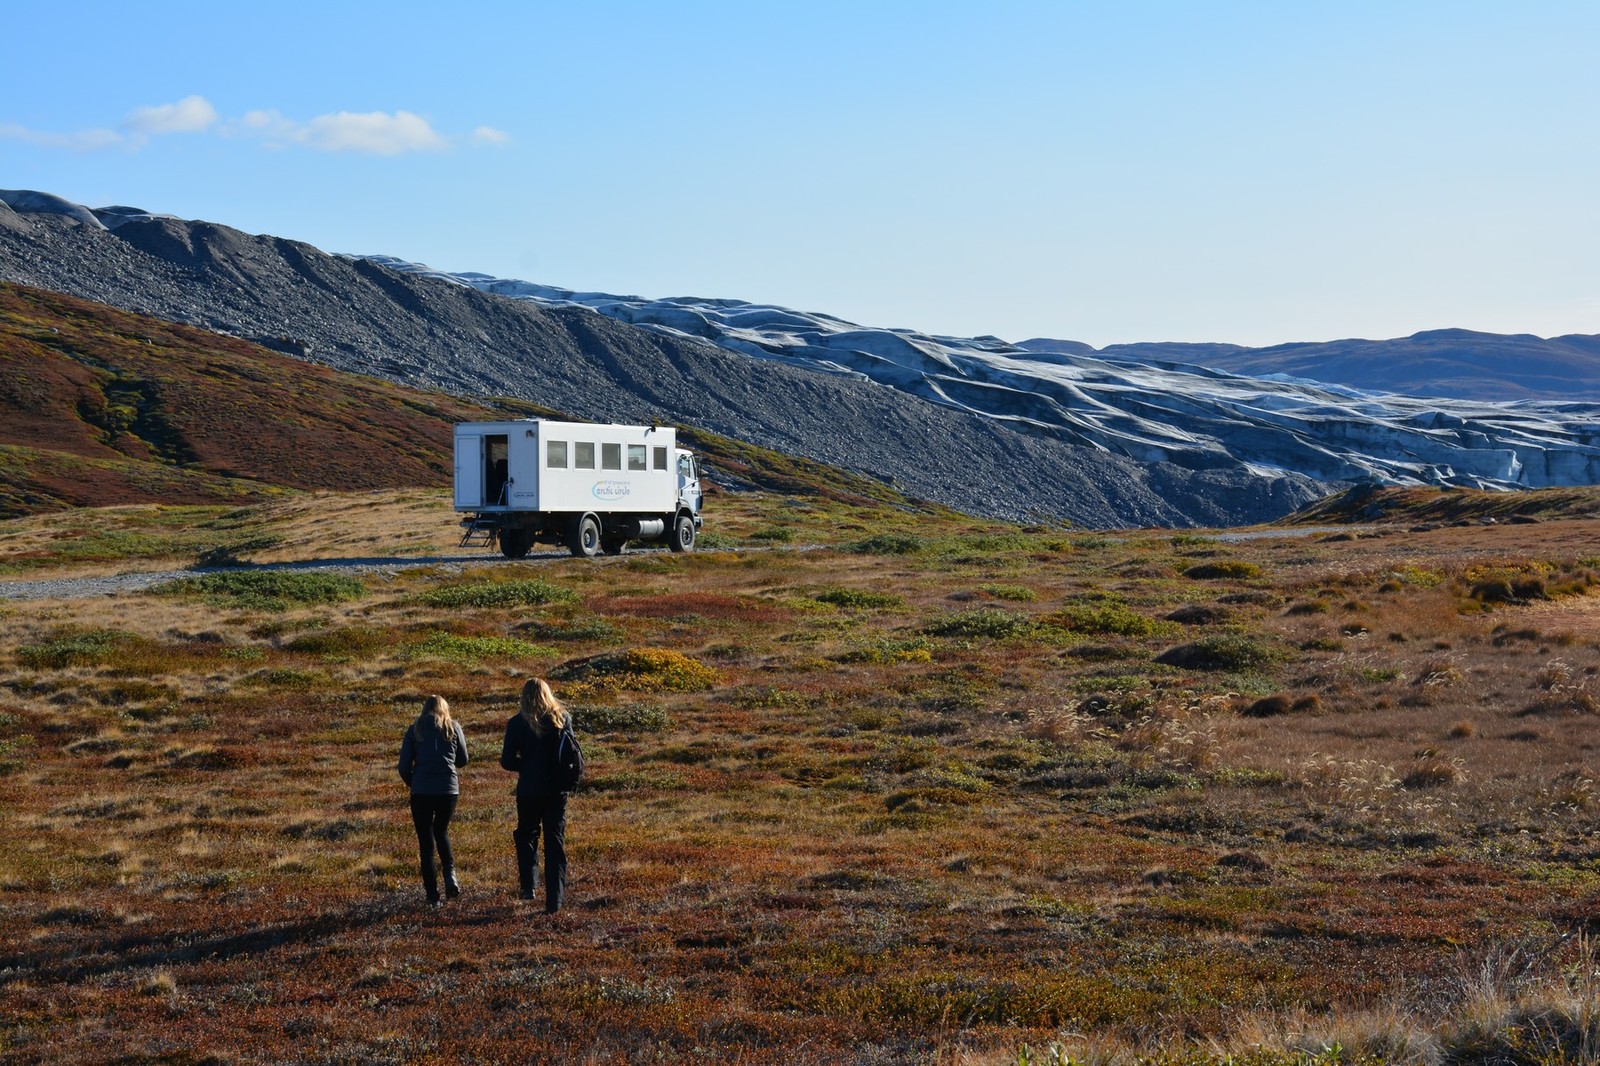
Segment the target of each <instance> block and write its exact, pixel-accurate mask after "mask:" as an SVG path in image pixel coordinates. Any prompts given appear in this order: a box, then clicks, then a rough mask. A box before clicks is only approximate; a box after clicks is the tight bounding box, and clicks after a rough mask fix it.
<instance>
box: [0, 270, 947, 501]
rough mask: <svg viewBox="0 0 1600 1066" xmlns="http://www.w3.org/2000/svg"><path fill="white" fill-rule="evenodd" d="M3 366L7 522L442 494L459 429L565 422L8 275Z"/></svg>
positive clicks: (872, 483) (844, 494) (790, 466)
mask: <svg viewBox="0 0 1600 1066" xmlns="http://www.w3.org/2000/svg"><path fill="white" fill-rule="evenodd" d="M0 368H3V370H4V373H3V374H0V518H11V517H15V516H17V515H22V514H34V513H38V512H43V511H54V510H59V509H60V508H63V507H95V506H106V505H111V504H126V503H167V504H211V503H239V502H245V501H252V500H258V499H262V498H265V497H271V496H276V495H279V494H281V493H283V492H284V491H286V490H294V489H301V490H329V491H336V492H360V491H365V490H370V489H386V488H405V487H412V486H418V487H432V488H442V487H444V486H447V485H448V484H449V482H450V477H451V466H452V460H451V454H450V453H451V447H452V444H451V441H452V438H453V430H452V426H453V425H454V424H455V423H457V422H462V421H479V420H491V419H503V418H524V417H536V416H539V415H549V414H555V415H559V414H560V412H551V411H548V410H545V409H542V408H538V407H535V406H534V405H532V404H528V403H524V402H520V401H515V400H498V401H491V402H486V403H473V402H471V401H466V400H461V399H458V398H456V397H454V396H448V395H445V394H443V393H438V392H424V391H422V390H418V389H411V388H407V387H405V386H403V385H396V384H394V383H392V382H389V381H385V380H383V379H381V378H375V377H369V376H367V375H363V374H347V373H343V372H341V371H337V370H332V369H329V368H328V367H325V366H318V365H316V364H314V363H308V362H305V361H303V360H300V359H295V358H291V357H289V356H287V355H280V354H278V353H276V352H271V351H266V350H263V349H262V348H261V347H259V346H257V345H255V344H251V343H249V342H247V341H243V340H240V339H238V338H236V337H230V336H226V335H224V334H220V333H216V332H214V331H212V330H208V329H201V328H198V327H195V326H185V325H179V324H176V323H173V322H166V321H163V320H161V319H158V318H152V317H150V316H148V315H140V314H134V313H132V312H127V311H118V310H116V309H114V308H111V307H107V306H105V305H104V304H98V303H93V302H91V301H89V300H80V299H78V298H76V297H72V296H65V295H63V294H61V293H56V292H48V291H45V290H43V289H33V288H29V287H27V286H23V285H15V284H12V283H10V282H0ZM683 439H684V440H685V443H687V444H689V445H690V446H691V447H693V448H694V449H695V450H696V451H697V452H698V453H699V454H700V455H701V456H702V457H704V458H707V459H709V460H710V461H711V463H712V464H713V465H714V466H715V468H716V470H717V476H718V478H719V479H720V480H722V481H725V482H736V483H737V484H739V485H741V486H743V487H746V488H758V489H764V490H767V491H773V492H783V493H788V494H791V495H797V496H827V497H830V498H832V499H835V500H840V501H843V502H847V503H853V504H858V505H864V506H880V507H884V506H887V507H894V508H897V509H900V510H910V509H920V510H926V509H928V508H927V507H926V505H922V504H919V503H918V502H917V501H914V500H910V499H908V498H907V497H905V496H904V495H903V494H901V493H897V492H895V491H894V490H893V489H891V488H889V487H887V486H885V485H884V484H883V483H882V482H880V481H877V480H875V479H872V478H868V477H863V476H860V475H853V474H850V473H848V472H847V471H843V470H839V469H837V468H832V467H822V466H819V465H817V464H815V463H809V462H807V461H805V460H799V459H794V458H792V457H788V456H784V455H781V454H779V453H776V452H770V451H762V450H760V449H756V448H753V447H751V446H749V445H746V444H743V443H741V442H738V441H734V440H730V439H729V438H726V437H718V436H713V435H711V434H708V433H706V432H704V431H702V430H692V431H686V432H685V433H684V434H683ZM719 487H720V486H719V485H718V484H716V483H713V484H712V486H711V488H712V490H713V492H715V491H717V489H718V488H719Z"/></svg>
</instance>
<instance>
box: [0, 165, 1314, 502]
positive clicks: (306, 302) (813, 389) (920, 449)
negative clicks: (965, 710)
mask: <svg viewBox="0 0 1600 1066" xmlns="http://www.w3.org/2000/svg"><path fill="white" fill-rule="evenodd" d="M8 195H10V194H8ZM12 202H13V203H22V204H23V206H25V207H26V208H27V209H26V210H13V209H11V208H8V207H7V206H6V205H5V204H4V203H0V279H4V280H9V281H16V282H20V283H22V284H26V285H33V286H37V287H40V288H45V289H50V290H54V291H57V292H64V293H68V294H71V295H75V296H79V297H83V298H86V299H91V300H96V301H100V302H102V303H106V304H109V305H111V306H113V307H118V308H123V309H127V310H133V311H140V312H144V313H147V314H151V315H155V316H158V317H161V318H166V319H171V320H175V321H179V322H186V323H191V324H195V325H200V326H205V327H207V328H211V329H217V330H224V331H227V332H229V333H233V334H236V335H239V336H244V337H249V338H252V339H257V340H263V341H265V342H266V343H268V344H269V346H271V347H275V348H277V349H278V350H281V351H289V352H293V353H296V354H304V355H305V356H307V357H308V358H311V359H313V360H315V361H317V362H321V363H325V364H327V365H329V366H332V367H335V368H337V369H340V370H347V371H354V372H359V373H365V374H371V375H376V376H379V377H384V378H388V379H390V380H393V381H397V382H401V383H403V384H407V385H413V386H420V387H426V388H433V389H440V390H444V391H448V392H453V393H456V394H458V395H466V396H472V395H478V396H485V395H500V396H514V397H519V398H522V399H526V400H529V401H532V402H535V403H538V404H542V405H545V406H547V407H551V408H556V409H559V410H563V411H567V412H570V413H571V414H573V415H576V416H579V417H584V418H592V419H603V420H614V421H649V420H651V419H660V420H662V421H665V422H673V423H681V424H688V425H698V426H702V427H705V428H707V429H710V430H713V431H715V432H718V433H723V434H727V435H729V436H732V437H737V438H740V439H743V440H748V441H751V442H753V443H756V444H760V445H764V446H766V447H771V448H775V449H779V450H782V451H785V452H790V453H793V454H796V455H801V456H806V457H810V458H813V459H817V460H821V461H824V462H828V463H833V464H836V465H839V466H843V467H845V468H848V469H852V470H858V471H862V472H865V473H869V474H871V475H873V476H876V477H878V478H881V479H885V480H889V481H892V482H893V483H894V484H895V485H896V486H897V487H899V488H901V489H902V490H903V491H906V492H909V493H911V494H913V495H915V496H920V497H923V498H925V499H929V500H933V501H936V502H939V503H943V504H946V505H949V506H952V507H956V508H959V509H961V510H964V511H968V512H972V513H975V514H983V515H991V516H994V517H1001V518H1011V519H1050V520H1056V519H1066V520H1070V521H1071V522H1073V523H1075V524H1078V525H1082V526H1089V527H1098V528H1105V527H1131V526H1191V525H1204V526H1228V525H1239V524H1246V523H1252V522H1259V521H1264V520H1269V519H1272V518H1276V517H1278V516H1281V515H1283V514H1286V513H1288V512H1289V511H1292V510H1294V509H1295V508H1297V507H1299V506H1301V505H1303V504H1305V503H1307V502H1309V501H1310V500H1312V499H1315V498H1317V497H1319V496H1321V495H1323V494H1324V493H1325V492H1326V491H1327V486H1326V485H1325V484H1323V483H1321V482H1317V481H1314V480H1312V479H1310V478H1306V477H1300V476H1294V475H1291V476H1285V477H1278V478H1271V479H1268V478H1260V477H1256V476H1254V475H1252V474H1250V473H1249V472H1248V471H1245V470H1241V469H1212V470H1190V469H1187V468H1184V467H1181V466H1177V465H1175V464H1168V463H1155V464H1144V463H1139V462H1136V461H1134V460H1132V459H1127V458H1124V457H1120V456H1115V455H1110V454H1107V453H1105V452H1103V451H1099V450H1096V449H1093V448H1089V447H1084V446H1080V445H1074V444H1069V443H1066V442H1063V441H1060V440H1056V439H1053V438H1050V437H1046V436H1039V435H1035V434H1032V433H1028V432H1022V431H1019V430H1017V429H1013V428H1011V427H1010V426H1008V425H1006V424H1005V423H1003V422H998V421H996V420H993V419H988V418H983V417H979V416H975V415H970V414H967V413H964V412H961V411H958V410H954V409H951V408H948V407H943V406H939V405H936V404H933V403H930V402H927V401H924V400H920V399H918V398H916V397H912V396H907V395H904V394H901V393H897V392H895V391H893V390H891V389H888V388H885V387H882V386H879V385H874V384H870V383H866V382H861V381H857V380H851V379H847V378H841V377H837V376H832V375H825V374H817V373H813V372H810V371H806V370H801V369H795V368H791V367H785V366H781V365H776V364H774V363H772V362H768V361H761V360H756V359H752V358H749V357H746V356H741V355H739V354H737V353H733V352H728V351H725V350H723V349H720V348H717V347H716V346H714V345H712V344H709V343H703V342H699V341H696V340H693V339H686V338H678V337H671V336H666V335H663V334H660V333H656V332H652V331H648V330H644V329H640V328H638V327H634V326H630V325H628V324H626V323H621V322H616V321H613V320H611V319H608V318H605V317H603V316H601V315H598V314H595V313H594V312H591V311H587V310H583V309H579V308H553V309H546V308H540V307H537V306H534V305H531V304H529V303H528V302H526V301H517V300H512V299H507V298H504V297H500V296H496V295H493V294H488V293H482V292H478V291H475V290H473V289H469V288H465V287H463V286H459V285H455V284H452V283H450V282H446V281H441V280H438V279H435V278H428V277H421V276H416V275H411V274H401V273H397V272H394V271H391V270H389V269H387V268H385V267H383V266H380V265H378V264H376V263H373V262H370V261H367V260H359V259H356V260H352V259H347V258H344V257H340V256H333V255H328V254H326V253H324V252H321V251H319V250H318V249H316V248H314V247H312V246H310V245H308V244H303V243H299V242H296V241H291V240H285V239H283V238H279V237H271V236H252V235H249V234H245V233H241V232H240V231H238V230H234V229H230V228H228V227H226V226H221V225H216V224H213V223H209V222H190V221H183V220H178V219H171V218H160V217H157V218H151V217H148V216H142V215H134V214H132V213H129V212H126V211H124V214H125V215H128V218H127V220H123V218H121V217H117V216H116V215H115V214H113V212H116V211H118V210H122V209H108V210H107V211H102V212H100V216H101V217H103V218H109V219H110V220H111V221H112V222H113V224H114V226H115V228H113V229H107V228H105V227H103V226H102V225H100V224H99V222H98V221H97V220H96V219H95V218H94V216H89V218H87V219H86V218H85V217H84V216H83V215H82V214H81V213H79V212H81V211H82V209H81V208H77V209H76V210H75V211H74V210H71V208H75V207H76V205H67V204H66V201H59V200H56V199H55V198H51V197H40V198H39V199H37V200H32V201H27V202H25V203H24V202H23V201H20V200H18V199H17V198H16V197H15V196H12ZM59 205H66V206H65V207H62V206H59Z"/></svg>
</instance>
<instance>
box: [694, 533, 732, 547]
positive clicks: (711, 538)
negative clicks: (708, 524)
mask: <svg viewBox="0 0 1600 1066" xmlns="http://www.w3.org/2000/svg"><path fill="white" fill-rule="evenodd" d="M694 544H695V547H696V548H699V549H700V550H701V551H727V550H728V549H730V548H737V547H738V546H739V542H738V541H737V540H735V539H734V538H732V537H729V536H726V535H724V534H722V533H715V532H713V531H711V530H709V529H703V530H701V531H700V533H699V534H698V535H696V537H695V538H694Z"/></svg>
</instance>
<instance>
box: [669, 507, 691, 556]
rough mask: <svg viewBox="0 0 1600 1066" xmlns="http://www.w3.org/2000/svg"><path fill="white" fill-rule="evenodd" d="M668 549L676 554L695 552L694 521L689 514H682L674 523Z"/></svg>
mask: <svg viewBox="0 0 1600 1066" xmlns="http://www.w3.org/2000/svg"><path fill="white" fill-rule="evenodd" d="M667 547H669V548H671V549H672V550H673V551H675V552H692V551H694V519H693V518H692V517H690V516H689V515H687V514H680V515H679V516H678V517H677V518H676V519H674V520H673V522H672V536H671V538H669V539H668V540H667Z"/></svg>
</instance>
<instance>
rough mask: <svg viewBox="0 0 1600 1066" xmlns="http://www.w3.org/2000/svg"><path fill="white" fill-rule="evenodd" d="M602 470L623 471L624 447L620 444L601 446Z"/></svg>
mask: <svg viewBox="0 0 1600 1066" xmlns="http://www.w3.org/2000/svg"><path fill="white" fill-rule="evenodd" d="M600 469H602V470H621V469H622V445H620V444H602V445H600Z"/></svg>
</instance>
